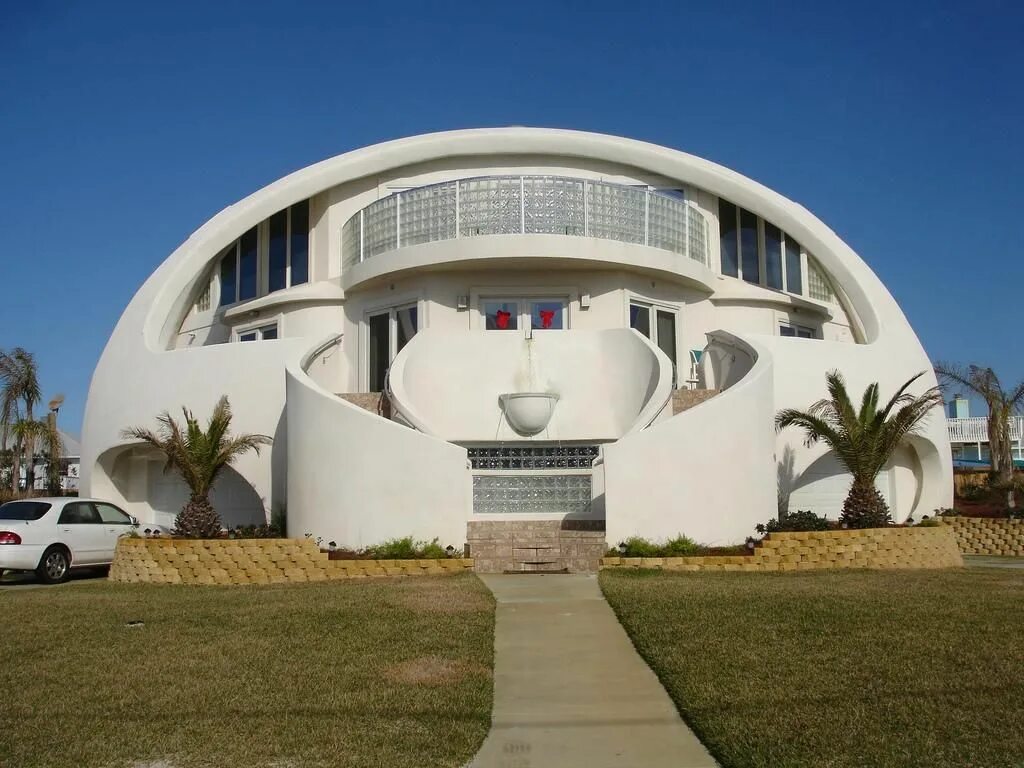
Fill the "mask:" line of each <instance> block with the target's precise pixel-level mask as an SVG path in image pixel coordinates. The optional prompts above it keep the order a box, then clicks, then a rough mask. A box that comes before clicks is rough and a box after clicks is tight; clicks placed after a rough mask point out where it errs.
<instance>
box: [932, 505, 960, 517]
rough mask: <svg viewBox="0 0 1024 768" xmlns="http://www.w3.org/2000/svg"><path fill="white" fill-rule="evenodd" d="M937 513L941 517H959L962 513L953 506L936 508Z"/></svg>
mask: <svg viewBox="0 0 1024 768" xmlns="http://www.w3.org/2000/svg"><path fill="white" fill-rule="evenodd" d="M935 514H936V515H938V516H939V517H959V516H960V513H959V512H958V511H957V510H955V509H953V508H952V507H939V508H938V509H936V510H935Z"/></svg>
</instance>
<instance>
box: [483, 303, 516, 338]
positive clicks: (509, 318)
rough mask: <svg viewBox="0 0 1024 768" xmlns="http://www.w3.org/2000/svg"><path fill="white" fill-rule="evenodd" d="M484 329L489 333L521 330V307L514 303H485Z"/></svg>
mask: <svg viewBox="0 0 1024 768" xmlns="http://www.w3.org/2000/svg"><path fill="white" fill-rule="evenodd" d="M484 327H485V328H486V329H487V330H488V331H514V330H516V329H518V328H519V305H518V304H517V303H516V302H514V301H488V302H484Z"/></svg>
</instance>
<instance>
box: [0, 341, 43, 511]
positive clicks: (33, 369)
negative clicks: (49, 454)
mask: <svg viewBox="0 0 1024 768" xmlns="http://www.w3.org/2000/svg"><path fill="white" fill-rule="evenodd" d="M0 387H2V396H0V418H2V419H3V422H2V425H0V426H2V432H3V434H2V435H0V438H2V439H3V440H4V443H5V444H6V441H7V439H8V438H9V437H10V433H11V432H15V443H14V454H13V461H12V464H13V467H12V469H13V471H12V473H11V476H12V477H11V486H12V489H13V490H14V491H15V492H17V491H18V481H19V475H20V473H21V456H22V453H24V454H25V455H26V456H27V457H28V462H29V463H28V466H27V467H26V473H25V475H26V478H27V480H28V486H27V487H28V488H29V489H31V488H32V484H33V482H34V480H35V468H34V466H33V459H32V457H33V456H34V455H35V441H36V438H37V436H38V434H39V431H38V430H36V429H34V428H32V427H30V426H23V427H21V428H20V429H18V430H16V429H15V426H16V425H17V424H18V423H21V422H25V423H26V424H32V423H34V422H35V417H34V415H33V409H34V408H35V404H36V403H37V402H39V400H40V399H41V398H42V391H41V389H40V387H39V370H38V367H37V366H36V360H35V357H34V356H33V354H32V353H31V352H29V351H28V350H26V349H24V348H22V347H15V348H14V349H13V350H12V351H11V352H9V353H8V352H0ZM20 403H24V404H25V411H24V418H21V417H20V416H21V411H20V406H19V404H20ZM19 432H20V435H21V437H20V438H19V437H18V433H19Z"/></svg>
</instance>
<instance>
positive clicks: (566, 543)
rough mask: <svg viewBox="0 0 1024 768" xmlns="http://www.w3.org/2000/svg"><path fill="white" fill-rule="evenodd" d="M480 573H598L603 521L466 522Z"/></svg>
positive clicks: (469, 542) (475, 561) (602, 552)
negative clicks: (563, 571)
mask: <svg viewBox="0 0 1024 768" xmlns="http://www.w3.org/2000/svg"><path fill="white" fill-rule="evenodd" d="M466 541H467V546H468V548H469V552H468V553H467V555H468V556H469V557H471V558H473V563H474V570H476V571H477V573H504V572H505V571H520V572H524V573H526V572H544V571H548V572H557V571H562V570H568V571H569V572H570V573H594V572H596V571H597V570H598V568H599V567H600V564H601V557H602V556H603V555H604V553H605V551H606V550H607V545H606V544H605V538H604V520H495V521H472V522H470V523H469V524H468V525H467V531H466Z"/></svg>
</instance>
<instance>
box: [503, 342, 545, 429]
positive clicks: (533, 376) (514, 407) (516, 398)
mask: <svg viewBox="0 0 1024 768" xmlns="http://www.w3.org/2000/svg"><path fill="white" fill-rule="evenodd" d="M523 343H524V344H525V345H526V355H525V361H526V366H525V367H526V370H525V371H522V370H521V371H520V374H519V375H518V376H516V383H517V384H519V383H520V382H522V384H521V387H522V389H521V390H520V391H519V392H506V393H505V394H502V395H498V402H499V403H500V404H501V409H502V411H503V412H504V414H505V419H506V420H507V421H508V423H509V425H510V426H511V427H512V429H514V430H515V431H516V432H518V433H519V434H520V435H523V436H525V437H530V436H532V435H536V434H538V433H540V432H543V431H544V429H546V428H547V426H548V423H549V422H550V421H551V416H552V415H553V414H554V412H555V403H557V402H558V395H557V394H555V393H554V392H545V391H543V390H544V387H543V386H542V384H541V380H540V373H539V371H538V368H539V365H538V361H537V359H536V354H537V353H536V349H535V347H534V339H532V338H528V339H524V342H523Z"/></svg>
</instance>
